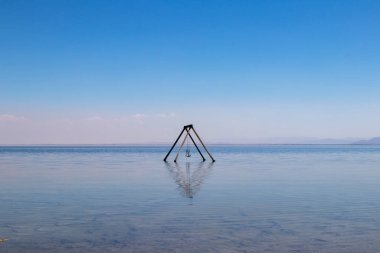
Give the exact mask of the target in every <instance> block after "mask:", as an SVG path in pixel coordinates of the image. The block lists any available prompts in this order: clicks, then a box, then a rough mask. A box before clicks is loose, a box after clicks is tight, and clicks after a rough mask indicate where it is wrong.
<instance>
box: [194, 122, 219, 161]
mask: <svg viewBox="0 0 380 253" xmlns="http://www.w3.org/2000/svg"><path fill="white" fill-rule="evenodd" d="M191 128H192V129H193V131H194V133H195V135H196V136H197V137H198V139H199V141H200V142H201V144H202V146H203V147H204V149H205V150H206V152H207V154H208V155H209V156H210V157H211V160H212V162H215V159H214V157H212V155H211V154H210V152H208V150H207V148H206V145H205V144H204V143H203V141H202V139H201V137H199V135H198V133H197V131H195V128H194V127H193V126H191Z"/></svg>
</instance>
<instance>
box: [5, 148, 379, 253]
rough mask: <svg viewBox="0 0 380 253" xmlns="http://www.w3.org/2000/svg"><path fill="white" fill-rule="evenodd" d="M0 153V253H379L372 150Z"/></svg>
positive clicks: (376, 174) (375, 165)
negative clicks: (201, 152)
mask: <svg viewBox="0 0 380 253" xmlns="http://www.w3.org/2000/svg"><path fill="white" fill-rule="evenodd" d="M208 148H209V151H210V153H211V154H212V155H213V157H214V158H215V160H216V161H215V162H214V163H213V162H212V161H211V159H210V158H209V157H208V156H207V153H205V152H204V151H203V154H204V156H205V158H206V161H204V162H203V161H202V159H201V157H200V155H199V154H198V152H197V150H196V149H194V147H189V152H190V155H191V156H190V157H186V156H185V151H184V150H183V151H182V152H181V154H180V155H179V158H178V160H177V162H176V163H175V162H174V161H173V160H174V158H175V155H176V153H175V152H176V151H177V150H174V153H172V154H171V155H170V156H169V158H168V160H167V162H164V161H163V158H164V157H165V155H166V153H167V151H168V149H169V146H166V145H156V146H142V145H139V146H115V145H108V146H2V147H0V252H16V253H23V252H54V253H59V252H181V253H182V252H355V253H358V252H371V253H372V252H380V146H375V145H373V146H366V145H211V146H209V147H208Z"/></svg>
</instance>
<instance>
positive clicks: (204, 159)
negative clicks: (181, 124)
mask: <svg viewBox="0 0 380 253" xmlns="http://www.w3.org/2000/svg"><path fill="white" fill-rule="evenodd" d="M190 130H191V128H190ZM190 130H187V128H186V131H187V132H188V133H189V137H190V139H191V141H192V142H193V143H194V146H195V147H196V148H197V150H198V153H199V154H200V155H201V156H202V159H203V161H206V158H205V157H204V156H203V154H202V152H201V151H200V150H199V148H198V145H197V144H196V143H195V141H194V139H193V137H192V136H191V134H190Z"/></svg>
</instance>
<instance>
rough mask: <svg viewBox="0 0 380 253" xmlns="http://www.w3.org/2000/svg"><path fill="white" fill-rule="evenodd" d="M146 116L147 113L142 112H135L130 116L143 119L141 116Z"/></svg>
mask: <svg viewBox="0 0 380 253" xmlns="http://www.w3.org/2000/svg"><path fill="white" fill-rule="evenodd" d="M146 117H148V115H147V114H143V113H136V114H133V115H132V118H134V119H143V118H146Z"/></svg>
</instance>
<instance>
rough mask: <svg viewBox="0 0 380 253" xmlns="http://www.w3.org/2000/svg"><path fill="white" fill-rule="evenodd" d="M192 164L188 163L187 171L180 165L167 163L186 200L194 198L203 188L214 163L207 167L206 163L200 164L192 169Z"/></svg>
mask: <svg viewBox="0 0 380 253" xmlns="http://www.w3.org/2000/svg"><path fill="white" fill-rule="evenodd" d="M190 165H192V163H190V162H186V170H183V169H182V168H181V166H180V165H179V164H178V163H175V165H173V164H170V163H168V162H167V163H166V167H167V169H168V171H169V173H170V175H171V176H172V177H173V179H174V180H175V181H176V183H177V185H178V189H179V190H180V192H181V194H182V195H183V196H184V197H186V198H193V197H194V196H195V194H197V193H198V191H199V190H200V188H201V185H202V184H203V181H204V179H205V178H206V176H207V175H208V174H209V173H210V171H211V169H212V165H213V163H209V164H208V165H207V166H205V163H203V162H201V163H199V164H198V165H197V166H196V168H193V169H191V166H190Z"/></svg>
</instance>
